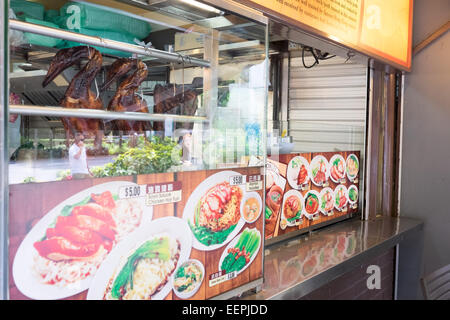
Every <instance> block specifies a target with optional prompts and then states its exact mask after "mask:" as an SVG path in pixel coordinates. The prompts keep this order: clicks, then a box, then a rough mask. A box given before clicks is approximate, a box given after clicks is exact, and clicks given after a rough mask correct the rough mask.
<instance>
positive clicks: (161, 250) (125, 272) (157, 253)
mask: <svg viewBox="0 0 450 320" xmlns="http://www.w3.org/2000/svg"><path fill="white" fill-rule="evenodd" d="M154 258H158V259H160V260H162V261H167V260H169V259H170V248H169V239H168V238H159V239H153V240H149V241H147V242H145V243H144V244H143V245H141V246H140V247H139V248H138V249H137V250H136V251H135V252H134V253H133V254H132V255H131V256H130V257H129V258H128V260H127V263H126V264H125V266H124V267H123V268H122V270H121V271H120V273H119V275H118V276H117V277H116V279H115V280H114V283H113V286H112V289H111V295H112V297H113V298H115V299H120V297H121V296H122V289H125V288H126V287H127V285H128V284H130V287H131V289H133V273H134V271H135V269H136V267H137V265H138V263H139V261H140V260H141V259H154Z"/></svg>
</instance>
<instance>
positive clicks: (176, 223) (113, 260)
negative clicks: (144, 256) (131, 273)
mask: <svg viewBox="0 0 450 320" xmlns="http://www.w3.org/2000/svg"><path fill="white" fill-rule="evenodd" d="M161 233H166V234H168V235H169V236H171V237H173V238H176V239H178V240H179V241H180V245H181V251H180V257H179V259H178V262H177V265H176V267H175V269H174V272H172V274H171V276H170V278H169V280H168V281H167V283H166V284H165V285H164V287H163V288H162V289H161V290H160V291H159V292H157V293H155V294H154V295H152V297H151V298H152V300H162V299H164V298H165V297H166V296H167V294H168V293H169V292H170V291H171V290H172V288H173V277H174V274H175V270H176V269H177V267H178V266H179V265H180V264H181V263H183V262H185V261H186V260H187V259H189V255H190V254H191V249H192V236H191V232H190V230H189V226H188V225H187V224H186V222H185V221H184V220H182V219H180V218H176V217H164V218H159V219H156V220H153V221H152V222H151V223H148V224H146V225H145V226H143V227H142V228H140V229H139V230H136V231H135V232H133V233H132V234H130V236H128V237H127V238H126V239H124V240H123V241H122V242H120V243H119V244H118V245H117V246H116V247H115V248H114V249H113V250H112V251H111V252H110V253H109V255H108V257H106V259H105V261H103V263H102V264H101V265H100V268H99V269H98V271H97V273H96V275H95V277H94V279H93V280H92V282H91V285H90V287H89V291H88V294H87V298H86V299H87V300H102V299H103V296H104V294H105V290H106V288H107V286H108V283H109V281H110V280H111V278H112V277H113V276H114V275H115V274H116V271H117V272H120V269H121V268H122V267H123V265H124V264H125V263H126V260H127V259H128V257H129V256H130V255H131V254H133V252H134V250H136V249H137V248H138V247H139V246H140V245H142V244H143V243H144V242H145V241H147V240H149V239H150V238H151V237H152V236H154V235H157V234H161Z"/></svg>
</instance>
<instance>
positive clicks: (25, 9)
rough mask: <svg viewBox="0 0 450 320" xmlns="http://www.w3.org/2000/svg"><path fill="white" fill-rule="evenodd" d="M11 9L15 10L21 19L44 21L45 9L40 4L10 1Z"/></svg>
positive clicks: (18, 0) (20, 0) (17, 0)
mask: <svg viewBox="0 0 450 320" xmlns="http://www.w3.org/2000/svg"><path fill="white" fill-rule="evenodd" d="M9 7H10V8H11V9H13V11H14V13H15V14H16V16H17V18H19V19H24V18H26V17H28V18H33V19H37V20H44V12H45V8H44V6H43V5H42V4H40V3H36V2H31V1H25V0H10V3H9Z"/></svg>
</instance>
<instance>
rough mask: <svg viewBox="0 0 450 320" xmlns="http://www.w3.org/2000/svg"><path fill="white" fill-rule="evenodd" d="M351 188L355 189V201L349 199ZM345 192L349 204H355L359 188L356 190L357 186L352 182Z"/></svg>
mask: <svg viewBox="0 0 450 320" xmlns="http://www.w3.org/2000/svg"><path fill="white" fill-rule="evenodd" d="M351 189H355V190H356V200H355V201H352V199H350V190H351ZM347 194H348V202H349V203H350V204H355V203H356V202H358V199H359V190H358V188H357V187H356V186H355V185H354V184H352V185H351V186H350V187H348V190H347Z"/></svg>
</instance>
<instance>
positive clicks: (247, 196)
mask: <svg viewBox="0 0 450 320" xmlns="http://www.w3.org/2000/svg"><path fill="white" fill-rule="evenodd" d="M250 198H256V200H258V203H259V212H258V214H257V215H256V218H255V219H253V220H247V219H245V216H244V205H245V201H247V199H250ZM262 208H263V204H262V199H261V196H260V195H259V193H258V192H254V191H252V192H247V193H245V195H244V196H243V197H242V201H241V215H242V219H244V220H245V221H246V222H248V223H254V222H256V221H257V220H258V218H259V216H260V215H261V212H262Z"/></svg>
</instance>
